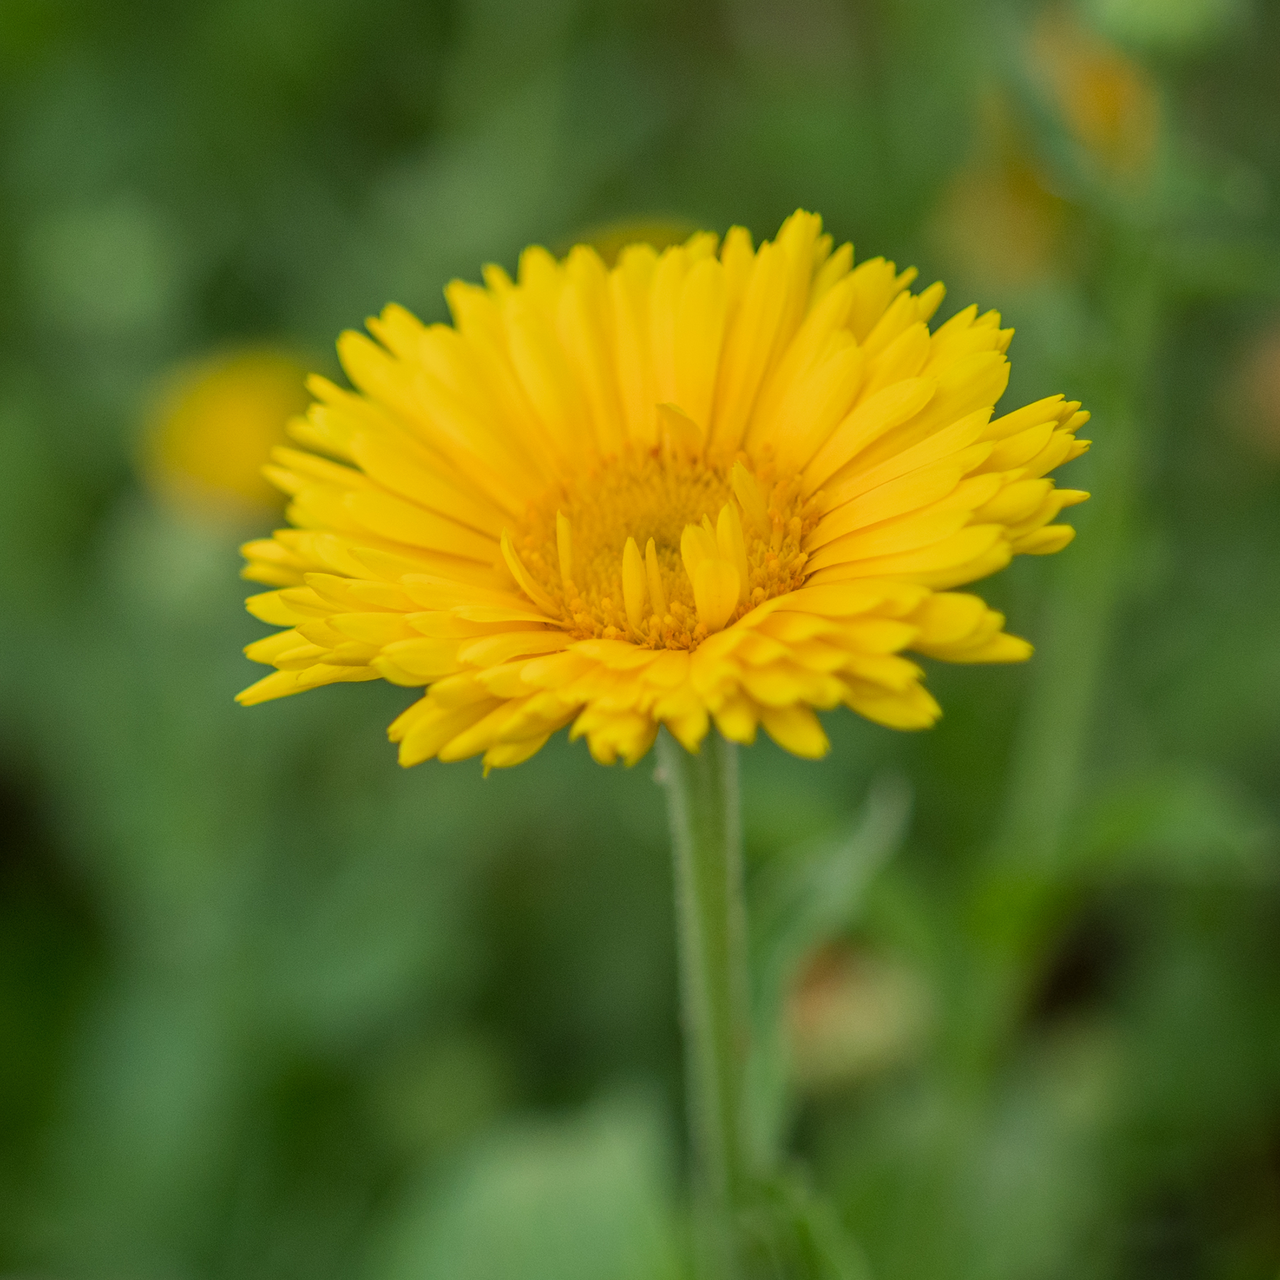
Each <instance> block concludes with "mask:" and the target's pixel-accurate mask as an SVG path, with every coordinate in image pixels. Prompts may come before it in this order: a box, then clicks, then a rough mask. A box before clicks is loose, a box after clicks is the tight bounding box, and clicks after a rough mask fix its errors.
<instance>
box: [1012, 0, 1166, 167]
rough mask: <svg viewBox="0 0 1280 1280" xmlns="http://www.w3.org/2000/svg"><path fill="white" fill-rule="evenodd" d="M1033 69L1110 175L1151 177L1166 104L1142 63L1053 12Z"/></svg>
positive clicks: (1036, 36)
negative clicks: (1161, 112) (1162, 111)
mask: <svg viewBox="0 0 1280 1280" xmlns="http://www.w3.org/2000/svg"><path fill="white" fill-rule="evenodd" d="M1031 64H1032V70H1033V71H1034V73H1035V74H1036V76H1037V78H1038V79H1040V80H1041V82H1042V83H1044V84H1046V85H1047V87H1048V90H1049V94H1050V96H1051V97H1052V99H1053V101H1054V104H1055V106H1056V107H1057V110H1058V112H1059V114H1060V115H1061V117H1062V120H1063V123H1064V124H1065V125H1066V127H1067V130H1068V132H1070V134H1071V135H1072V137H1073V138H1075V140H1076V141H1077V142H1078V143H1079V144H1080V145H1081V146H1082V147H1083V148H1084V150H1085V152H1086V153H1087V154H1088V155H1089V156H1091V157H1092V158H1093V159H1094V161H1095V162H1096V163H1097V164H1098V165H1099V166H1100V167H1101V168H1102V169H1103V170H1104V171H1106V172H1108V173H1110V174H1112V175H1114V176H1116V177H1120V178H1127V179H1141V178H1143V177H1145V176H1146V174H1147V173H1148V171H1149V170H1150V168H1151V164H1152V161H1153V159H1154V157H1155V152H1156V146H1157V144H1158V142H1159V137H1160V99H1159V95H1158V93H1157V91H1156V87H1155V84H1154V82H1153V81H1152V79H1151V76H1150V75H1149V74H1148V73H1147V71H1146V70H1145V69H1144V68H1143V67H1142V66H1141V65H1140V64H1139V63H1137V62H1135V61H1134V60H1133V59H1132V58H1130V57H1128V56H1127V55H1125V54H1124V53H1122V52H1121V51H1120V50H1119V49H1117V48H1115V47H1114V46H1113V45H1111V44H1108V43H1107V42H1106V41H1105V40H1103V39H1102V38H1101V37H1099V36H1097V35H1094V34H1093V33H1092V32H1091V31H1089V30H1088V29H1087V28H1085V27H1083V26H1081V25H1080V24H1079V23H1078V22H1076V21H1075V20H1074V19H1073V18H1071V17H1070V16H1069V15H1067V14H1065V13H1063V12H1059V11H1056V10H1052V9H1051V10H1046V11H1045V13H1044V15H1043V16H1042V18H1041V20H1040V21H1039V22H1038V23H1037V24H1036V27H1035V30H1034V32H1033V34H1032V39H1031Z"/></svg>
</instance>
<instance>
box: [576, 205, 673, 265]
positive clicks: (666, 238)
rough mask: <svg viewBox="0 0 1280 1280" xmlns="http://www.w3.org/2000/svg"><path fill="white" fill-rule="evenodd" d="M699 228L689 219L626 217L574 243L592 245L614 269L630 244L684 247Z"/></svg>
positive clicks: (588, 233) (583, 235)
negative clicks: (619, 255)
mask: <svg viewBox="0 0 1280 1280" xmlns="http://www.w3.org/2000/svg"><path fill="white" fill-rule="evenodd" d="M697 229H698V228H697V227H696V226H695V225H694V224H693V223H692V222H690V221H688V219H686V218H662V217H653V218H627V219H623V220H621V221H619V222H608V223H605V224H604V225H603V226H599V227H594V228H590V229H589V230H587V231H585V232H583V234H582V235H581V236H579V237H578V239H577V240H576V241H575V243H577V244H589V245H590V246H591V247H592V248H593V249H594V250H595V251H596V252H597V253H598V254H599V255H600V256H601V257H602V258H603V259H604V263H605V266H607V267H611V266H613V264H614V263H615V262H616V261H617V258H618V254H620V253H621V252H622V251H623V249H625V248H626V247H627V245H629V244H651V245H653V247H654V248H655V249H665V248H667V247H668V246H669V245H673V244H683V243H684V242H685V241H686V240H687V239H688V238H689V237H690V236H691V235H693V233H694V232H695V231H697Z"/></svg>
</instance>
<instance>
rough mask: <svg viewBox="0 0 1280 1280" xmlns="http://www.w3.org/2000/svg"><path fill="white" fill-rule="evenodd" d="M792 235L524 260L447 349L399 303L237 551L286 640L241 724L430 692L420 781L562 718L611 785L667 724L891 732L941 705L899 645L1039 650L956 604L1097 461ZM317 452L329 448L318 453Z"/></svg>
mask: <svg viewBox="0 0 1280 1280" xmlns="http://www.w3.org/2000/svg"><path fill="white" fill-rule="evenodd" d="M914 275H915V273H914V271H905V272H902V273H899V272H898V271H897V270H896V269H895V267H894V265H893V264H892V263H889V262H885V261H884V260H883V259H881V258H875V259H872V260H870V261H868V262H864V263H862V264H861V265H860V266H859V267H857V268H856V269H854V268H853V251H852V248H851V247H850V246H849V245H845V246H844V247H843V248H841V249H839V250H837V251H835V252H832V244H831V238H830V237H829V236H825V235H823V234H822V233H821V220H820V219H819V218H818V217H816V216H814V215H812V214H808V213H804V212H799V213H796V214H795V215H794V216H793V217H791V218H789V219H788V220H787V222H786V223H785V224H784V226H783V228H782V230H781V232H780V233H779V235H778V238H777V240H776V241H774V242H772V243H768V242H766V243H765V244H762V245H761V246H760V248H759V249H758V250H753V249H752V245H751V240H750V237H749V236H748V234H747V232H746V231H744V230H743V229H742V228H740V227H735V228H734V229H733V230H731V231H730V232H729V233H728V235H727V236H726V237H725V239H724V243H723V245H721V246H719V251H718V252H717V239H716V237H715V236H713V235H710V234H705V233H703V234H698V235H695V236H693V237H691V238H690V239H689V240H688V241H687V242H686V243H685V244H683V245H681V246H676V247H672V248H668V249H666V250H665V251H664V252H662V253H658V252H657V251H655V250H654V249H653V248H652V247H650V246H648V245H633V246H631V247H630V248H628V249H626V250H625V251H624V252H623V253H622V254H621V256H620V257H619V260H618V264H617V266H616V267H615V268H614V269H613V270H612V271H610V270H607V269H606V268H605V266H604V264H603V263H602V262H601V260H600V258H599V256H598V255H597V254H596V253H595V252H594V251H593V250H592V249H589V248H585V247H581V246H580V247H578V248H576V249H574V250H573V252H571V253H570V254H569V255H568V257H567V258H565V259H564V260H563V261H557V260H555V259H554V258H552V257H551V255H550V254H548V253H547V252H546V251H545V250H543V249H540V248H531V249H528V250H526V251H525V253H524V254H523V256H522V258H521V261H520V270H519V279H518V282H516V283H513V282H512V281H511V279H510V278H509V277H508V276H507V275H506V274H505V273H504V272H503V271H502V270H500V269H499V268H497V267H489V268H487V269H486V271H485V280H486V286H487V287H484V288H481V287H479V286H474V285H468V284H463V283H461V282H458V281H455V282H454V283H453V284H451V285H450V286H449V288H448V290H447V297H448V300H449V304H450V307H451V309H452V312H453V316H454V324H453V326H448V325H432V326H424V325H422V324H421V323H420V322H419V321H417V320H416V319H414V318H413V317H412V316H411V315H409V314H408V313H407V312H406V311H404V310H403V309H401V308H399V307H395V306H392V307H388V308H387V309H386V310H385V311H384V312H383V313H382V315H381V316H380V317H379V318H378V319H376V320H371V321H370V322H369V328H370V331H371V332H372V334H373V335H374V338H375V339H376V340H377V341H376V342H375V341H370V339H368V338H366V337H364V336H363V335H360V334H356V333H346V334H344V335H343V337H342V338H341V340H340V342H339V353H340V355H341V357H342V362H343V365H344V367H345V369H346V371H347V373H348V374H349V375H350V377H351V380H352V382H353V383H354V384H355V386H356V388H357V390H356V391H354V392H351V391H344V390H341V389H340V388H338V387H336V386H334V385H333V384H332V383H330V382H327V381H325V380H324V379H322V378H315V379H313V380H312V383H311V387H312V390H313V391H314V393H315V395H316V397H317V403H316V404H315V405H314V406H313V407H312V409H311V411H310V413H309V414H308V415H307V417H306V418H305V419H296V420H295V421H294V422H293V423H292V424H291V431H292V434H293V435H294V437H295V439H296V440H297V441H298V442H299V443H300V444H302V445H304V446H305V447H306V449H305V451H304V450H292V449H282V450H279V451H278V452H277V455H276V461H277V465H276V466H275V467H274V468H272V469H271V471H270V474H271V476H272V478H273V479H274V480H275V482H276V483H277V484H279V485H280V486H281V488H283V489H285V490H286V491H287V492H289V493H290V494H291V495H292V499H293V501H292V505H291V506H290V508H289V514H290V518H291V519H292V521H293V523H294V524H295V525H296V526H297V528H294V529H287V530H282V531H280V532H277V533H276V535H275V537H274V538H272V539H270V540H263V541H260V542H253V543H250V544H249V545H248V547H247V548H246V555H247V557H248V560H249V565H248V567H247V569H246V570H245V573H246V576H247V577H249V578H251V579H254V580H256V581H259V582H262V583H266V584H268V585H270V586H272V587H276V588H280V589H278V590H274V591H269V592H266V593H264V594H262V595H258V596H254V597H252V598H251V599H250V601H249V608H250V610H251V612H253V613H254V614H255V615H256V616H257V617H259V618H261V619H262V620H263V621H265V622H270V623H274V624H277V625H279V626H283V627H286V628H288V629H287V630H285V631H281V632H278V633H277V634H274V635H272V636H269V637H268V638H266V639H264V640H260V641H258V642H257V643H256V644H254V645H251V646H250V647H249V650H248V653H249V656H250V657H252V658H253V659H255V660H256V661H259V662H264V663H270V664H272V665H274V666H275V667H277V668H278V670H277V671H276V672H274V673H273V674H271V675H269V676H267V677H266V678H265V679H263V680H261V681H259V682H258V683H257V684H255V685H253V686H252V687H251V688H249V689H247V690H245V691H244V693H242V694H241V695H240V698H241V701H243V702H246V703H256V702H262V701H264V700H266V699H268V698H275V697H280V696H282V695H284V694H289V693H295V692H297V691H299V690H302V689H308V688H312V687H314V686H316V685H322V684H328V683H331V682H333V681H337V680H372V679H377V678H379V677H381V678H383V679H386V680H390V681H393V682H395V683H397V684H403V685H409V686H414V685H417V686H426V694H425V696H424V697H423V698H422V699H421V700H419V701H418V702H415V703H414V704H413V705H412V706H411V707H410V708H409V709H408V710H407V711H406V712H405V713H404V714H403V715H402V716H400V717H399V719H397V720H396V721H395V723H394V724H393V725H392V726H391V737H392V739H393V740H395V741H397V742H399V744H400V760H401V763H402V764H414V763H416V762H418V761H420V760H426V759H429V758H431V757H433V756H438V757H439V758H440V759H442V760H459V759H463V758H465V757H467V756H472V755H476V754H479V753H483V754H484V763H485V766H486V768H488V767H492V766H504V765H513V764H516V763H518V762H520V761H521V760H525V759H527V758H528V757H529V756H531V755H532V754H533V753H534V752H535V751H537V750H538V749H539V748H540V747H541V746H542V744H543V743H544V742H546V740H547V738H548V737H549V736H550V734H552V733H554V732H555V731H556V730H557V729H559V728H560V727H561V726H563V725H569V724H571V725H572V736H574V737H579V736H585V737H586V739H587V741H588V744H589V746H590V748H591V752H592V754H593V755H594V756H595V758H596V759H597V760H600V761H601V762H603V763H611V762H612V761H614V760H615V759H616V758H617V757H618V756H621V757H623V759H625V760H626V761H628V762H629V763H630V762H634V761H636V760H638V759H639V758H640V757H641V756H642V755H644V753H645V752H646V751H647V750H648V748H649V746H650V744H651V743H652V742H653V739H654V736H655V734H656V733H657V730H658V726H659V724H665V725H666V726H667V727H668V728H669V729H670V730H671V732H672V733H673V734H674V735H675V737H676V738H677V739H679V741H680V742H681V743H683V744H684V746H685V747H687V748H688V749H690V750H695V749H696V748H697V747H698V744H699V743H700V742H701V740H702V738H703V736H704V735H705V734H706V733H707V731H708V728H709V726H710V724H711V722H712V721H714V723H715V725H716V726H717V727H718V729H719V730H720V732H721V733H722V734H723V735H724V736H725V737H726V738H729V739H731V740H733V741H735V742H750V741H751V740H752V739H753V738H754V736H755V733H756V730H757V727H758V726H759V725H761V724H762V725H763V726H764V728H765V729H766V731H767V732H768V733H769V734H770V735H771V736H772V737H773V738H774V740H775V741H777V742H778V743H780V744H781V745H782V746H784V747H786V748H787V749H788V750H790V751H793V752H795V753H797V754H799V755H803V756H818V755H821V754H822V753H823V752H824V751H825V750H826V748H827V739H826V736H825V734H824V733H823V730H822V728H821V726H820V724H819V723H818V720H817V717H816V716H815V715H814V711H813V709H814V708H818V709H824V708H833V707H836V706H839V705H841V704H843V705H845V706H848V707H851V708H853V709H854V710H855V711H858V712H860V713H861V714H862V715H864V716H867V717H868V718H870V719H872V720H875V721H878V722H879V723H881V724H885V725H890V726H893V727H895V728H902V729H915V728H921V727H924V726H927V725H929V724H931V723H932V722H933V721H934V720H935V718H936V717H937V716H938V715H939V708H938V706H937V704H936V703H935V702H934V700H933V698H932V697H931V696H930V695H929V694H928V693H927V692H926V691H925V689H924V688H923V686H922V684H921V680H922V677H923V672H922V671H921V669H920V668H919V667H918V666H917V665H916V664H915V663H914V662H912V661H911V660H910V659H908V658H906V657H904V656H903V651H904V650H908V649H910V650H912V651H914V652H916V653H920V654H926V655H929V656H931V657H935V658H942V659H946V660H948V661H955V662H1013V661H1018V660H1020V659H1023V658H1025V657H1027V656H1028V655H1029V653H1030V646H1029V645H1028V644H1027V643H1026V641H1024V640H1020V639H1017V638H1015V637H1013V636H1009V635H1006V634H1004V632H1003V631H1002V627H1003V624H1004V619H1003V617H1002V616H1001V615H1000V614H999V613H996V612H994V611H993V610H991V609H989V608H987V606H986V605H985V604H984V603H983V601H982V600H980V599H979V598H978V597H976V596H973V595H966V594H961V593H957V592H953V591H951V590H950V588H952V587H955V586H958V585H960V584H961V583H965V582H970V581H972V580H974V579H975V578H980V577H983V576H985V575H986V574H989V573H992V572H994V571H995V570H997V569H1000V568H1002V567H1003V566H1004V565H1005V564H1007V563H1008V561H1009V559H1010V557H1011V556H1012V555H1014V554H1015V553H1017V552H1031V553H1036V554H1044V553H1047V552H1051V551H1057V550H1058V549H1059V548H1061V547H1063V546H1065V545H1066V544H1067V542H1069V541H1070V539H1071V536H1072V532H1073V531H1072V530H1071V528H1070V527H1069V526H1066V525H1060V524H1053V523H1051V522H1052V521H1053V520H1054V519H1055V518H1056V517H1057V515H1058V513H1059V511H1060V510H1061V509H1062V508H1063V507H1065V506H1068V505H1070V504H1072V503H1074V502H1079V501H1081V500H1082V499H1083V498H1084V497H1085V496H1086V495H1085V494H1083V493H1079V492H1076V491H1073V490H1063V489H1055V488H1054V487H1053V484H1052V482H1051V481H1050V480H1048V479H1046V478H1044V477H1045V475H1046V473H1047V472H1048V471H1050V470H1052V469H1053V468H1054V467H1056V466H1058V465H1059V464H1060V463H1062V462H1065V461H1067V460H1068V459H1070V458H1074V457H1076V456H1077V455H1078V454H1080V453H1081V452H1083V451H1084V449H1085V448H1086V442H1084V441H1079V440H1077V439H1076V438H1075V434H1074V433H1075V431H1076V429H1077V428H1078V427H1079V426H1080V425H1081V424H1082V423H1083V422H1084V421H1085V420H1086V417H1087V415H1086V414H1084V413H1081V412H1078V409H1079V406H1078V404H1076V403H1074V402H1067V401H1064V400H1063V398H1062V397H1061V396H1054V397H1051V398H1049V399H1046V400H1041V401H1038V402H1037V403H1035V404H1031V405H1028V406H1026V407H1025V408H1023V409H1019V410H1017V411H1016V412H1014V413H1011V414H1008V415H1006V416H1004V417H1001V418H997V419H994V420H993V419H992V406H993V405H994V403H995V402H996V400H998V399H999V397H1000V395H1001V393H1002V392H1003V391H1004V388H1005V384H1006V382H1007V380H1008V375H1009V366H1008V362H1007V360H1006V359H1005V354H1004V353H1005V349H1006V348H1007V346H1008V344H1009V339H1010V337H1011V331H1010V330H1007V329H1001V328H1000V321H999V317H998V316H997V315H996V314H995V313H994V312H988V313H987V314H985V315H979V314H978V311H977V308H976V307H970V308H969V309H968V310H966V311H962V312H960V313H959V314H958V315H956V316H954V317H953V318H952V319H951V320H949V321H948V322H947V323H946V324H944V325H942V326H940V327H939V328H938V329H937V330H935V331H934V332H933V333H932V334H931V333H930V332H929V328H928V324H927V322H928V320H929V318H930V317H931V316H932V314H933V312H934V311H935V310H936V309H937V307H938V305H939V303H940V302H941V301H942V295H943V289H942V286H941V285H933V286H932V287H931V288H929V289H926V290H925V291H924V292H923V293H920V294H913V293H912V292H911V291H910V289H909V287H908V286H909V285H910V283H911V281H912V279H913V278H914ZM325 455H327V456H325Z"/></svg>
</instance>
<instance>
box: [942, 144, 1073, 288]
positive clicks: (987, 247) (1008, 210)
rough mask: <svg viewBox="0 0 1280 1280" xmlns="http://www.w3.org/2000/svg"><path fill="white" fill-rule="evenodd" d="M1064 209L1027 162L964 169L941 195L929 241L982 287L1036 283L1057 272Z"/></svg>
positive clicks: (999, 161) (983, 163) (996, 161)
mask: <svg viewBox="0 0 1280 1280" xmlns="http://www.w3.org/2000/svg"><path fill="white" fill-rule="evenodd" d="M1066 215H1067V205H1066V202H1065V201H1064V200H1062V199H1061V198H1060V197H1058V196H1055V195H1053V194H1052V193H1051V192H1050V191H1048V190H1046V189H1045V187H1044V186H1043V185H1042V184H1041V182H1040V179H1039V177H1038V176H1037V174H1036V172H1035V170H1034V169H1032V167H1031V166H1030V165H1029V164H1027V163H1026V162H1025V161H1020V160H1017V159H1013V158H1010V159H993V160H989V161H979V162H977V163H976V164H973V165H969V166H967V167H966V168H964V169H962V170H961V171H960V172H959V173H958V174H957V175H956V176H955V177H954V178H953V179H952V180H951V182H950V183H949V184H948V186H947V189H946V191H945V192H944V193H943V197H942V201H941V203H940V204H939V206H938V209H937V212H936V213H935V215H934V217H933V219H932V222H931V225H930V232H931V238H932V239H933V241H934V243H935V244H936V245H937V247H938V250H939V252H941V253H942V254H943V255H944V256H945V257H946V259H947V261H948V262H950V263H952V264H954V265H955V267H956V268H957V269H958V270H959V271H961V272H963V273H964V274H965V276H967V277H968V278H969V279H971V280H974V281H979V282H981V283H982V284H984V285H993V286H1001V287H1004V286H1013V287H1017V286H1020V285H1031V284H1036V283H1039V282H1040V281H1043V280H1045V279H1048V278H1049V277H1051V276H1053V275H1055V274H1056V273H1057V271H1058V268H1059V267H1060V266H1061V258H1062V241H1063V232H1064V229H1065V225H1066V221H1067V218H1066Z"/></svg>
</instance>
